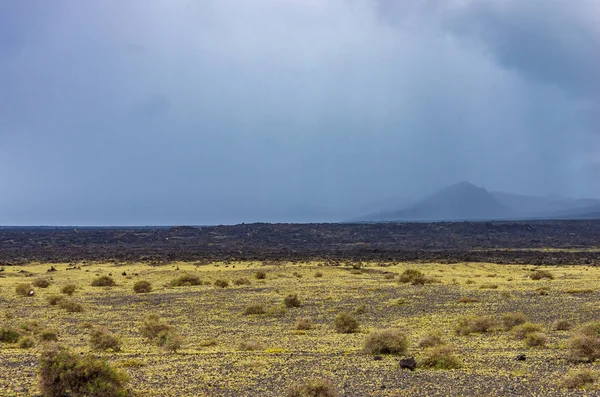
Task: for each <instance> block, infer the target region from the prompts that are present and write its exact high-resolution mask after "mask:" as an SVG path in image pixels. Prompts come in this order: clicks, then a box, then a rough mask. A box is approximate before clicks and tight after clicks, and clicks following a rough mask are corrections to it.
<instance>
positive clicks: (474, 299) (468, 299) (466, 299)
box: [458, 296, 479, 303]
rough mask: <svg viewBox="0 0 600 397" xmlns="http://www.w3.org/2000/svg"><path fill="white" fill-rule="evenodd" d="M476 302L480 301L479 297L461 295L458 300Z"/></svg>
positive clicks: (460, 301)
mask: <svg viewBox="0 0 600 397" xmlns="http://www.w3.org/2000/svg"><path fill="white" fill-rule="evenodd" d="M475 302H479V299H476V298H469V297H467V296H462V297H460V299H459V300H458V303H475Z"/></svg>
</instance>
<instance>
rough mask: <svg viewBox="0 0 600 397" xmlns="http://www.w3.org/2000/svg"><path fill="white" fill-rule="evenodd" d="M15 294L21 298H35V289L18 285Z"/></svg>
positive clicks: (26, 285)
mask: <svg viewBox="0 0 600 397" xmlns="http://www.w3.org/2000/svg"><path fill="white" fill-rule="evenodd" d="M15 292H16V293H17V295H21V296H33V288H32V287H31V285H29V284H25V283H21V284H17V286H16V287H15Z"/></svg>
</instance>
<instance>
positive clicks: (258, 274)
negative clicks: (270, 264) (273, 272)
mask: <svg viewBox="0 0 600 397" xmlns="http://www.w3.org/2000/svg"><path fill="white" fill-rule="evenodd" d="M254 277H255V278H256V279H257V280H264V279H266V278H267V273H266V272H265V271H263V270H258V271H257V272H256V273H254Z"/></svg>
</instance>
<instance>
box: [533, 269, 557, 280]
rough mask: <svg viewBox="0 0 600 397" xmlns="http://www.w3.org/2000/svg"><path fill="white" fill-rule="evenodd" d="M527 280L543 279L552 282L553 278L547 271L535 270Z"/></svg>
mask: <svg viewBox="0 0 600 397" xmlns="http://www.w3.org/2000/svg"><path fill="white" fill-rule="evenodd" d="M529 278H531V279H532V280H541V279H544V278H545V279H548V280H554V276H553V275H552V273H550V272H549V271H548V270H536V271H534V272H533V273H531V276H529Z"/></svg>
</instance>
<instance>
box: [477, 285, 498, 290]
mask: <svg viewBox="0 0 600 397" xmlns="http://www.w3.org/2000/svg"><path fill="white" fill-rule="evenodd" d="M479 289H498V284H481V285H480V286H479Z"/></svg>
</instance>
